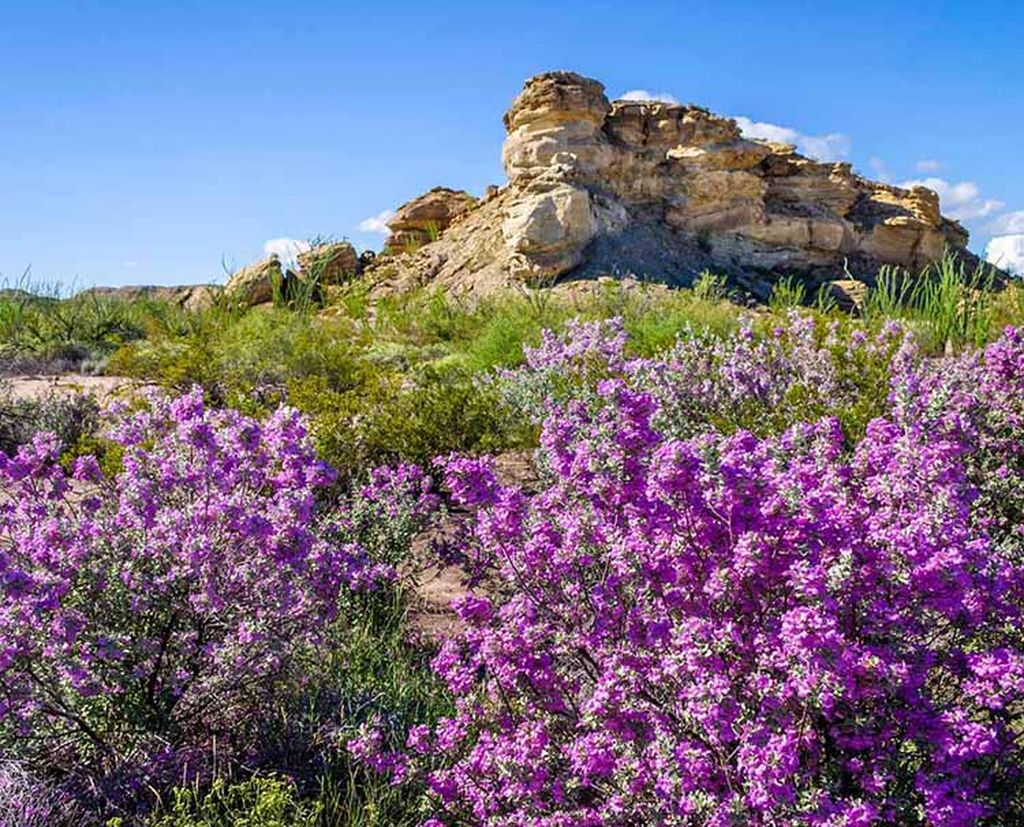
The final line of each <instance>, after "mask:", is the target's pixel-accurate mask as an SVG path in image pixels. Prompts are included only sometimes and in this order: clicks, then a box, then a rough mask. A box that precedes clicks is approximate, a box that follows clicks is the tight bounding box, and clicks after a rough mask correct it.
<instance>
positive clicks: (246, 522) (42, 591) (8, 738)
mask: <svg viewBox="0 0 1024 827" xmlns="http://www.w3.org/2000/svg"><path fill="white" fill-rule="evenodd" d="M111 415H112V416H115V418H116V422H115V424H114V425H113V426H112V427H111V429H110V433H109V437H110V439H112V440H113V442H114V443H115V444H116V445H117V446H119V450H120V451H121V452H122V453H123V458H122V463H121V465H122V469H121V470H120V471H118V472H117V473H116V474H114V475H112V476H110V477H105V476H104V475H103V473H102V472H101V470H100V468H99V466H98V464H97V463H96V461H95V460H94V459H93V458H91V457H84V458H82V459H79V460H78V461H77V462H76V463H75V466H74V470H73V473H71V474H70V475H69V474H67V473H66V472H65V470H64V469H63V468H62V467H61V465H60V464H59V462H58V454H59V445H58V444H57V441H56V439H55V438H53V437H52V436H48V435H40V436H37V437H36V438H35V440H34V441H33V442H32V443H31V444H28V445H25V446H23V447H22V448H21V449H20V450H19V451H18V452H17V453H16V454H15V455H14V456H6V455H3V454H0V748H3V749H5V750H7V749H14V748H15V747H16V748H17V753H15V754H20V755H22V757H25V758H28V759H30V760H32V761H35V762H37V763H38V764H43V765H45V766H46V767H47V769H48V770H50V771H57V770H61V769H63V770H64V771H72V770H75V769H80V768H81V767H82V766H87V767H92V768H93V769H96V770H99V771H101V772H109V771H113V770H115V769H118V768H121V767H124V766H126V765H130V766H134V767H142V768H145V771H146V773H150V774H151V773H152V772H154V771H155V770H154V768H159V767H161V766H167V767H168V769H169V771H173V772H177V771H178V769H180V768H178V767H177V765H178V764H180V763H181V761H183V760H188V761H189V762H190V764H191V768H192V769H194V768H195V762H196V760H197V759H196V756H197V755H204V754H208V753H209V752H210V749H211V745H212V744H216V749H217V750H218V751H219V752H220V753H221V754H222V755H226V754H230V752H231V750H232V749H233V748H238V749H244V748H246V744H245V743H244V740H245V737H246V733H247V732H249V731H250V730H251V725H252V724H254V723H256V722H257V720H256V719H257V718H258V717H259V710H261V709H265V708H266V703H267V700H268V698H272V697H273V693H274V691H275V688H276V687H278V686H279V685H281V682H282V681H284V680H285V679H287V678H288V677H289V675H290V673H291V671H293V670H294V668H295V667H294V656H295V654H296V653H297V652H298V651H299V650H300V649H302V648H303V647H311V646H315V645H317V644H318V643H319V642H320V641H321V638H322V635H323V632H324V631H325V629H326V628H327V626H328V625H329V624H330V623H331V622H332V620H333V619H334V617H335V615H336V613H337V610H338V605H339V598H340V597H341V596H342V595H343V594H344V592H345V591H346V590H349V589H351V588H365V587H372V586H373V585H374V584H375V583H376V582H377V581H378V580H379V579H380V578H381V577H385V576H389V575H390V574H391V573H392V571H391V568H390V566H387V565H385V564H383V563H380V562H379V561H375V560H374V559H373V557H372V555H371V554H370V553H369V552H368V551H366V550H365V549H363V548H362V547H361V546H359V545H358V544H356V543H354V542H343V541H338V540H336V539H335V538H334V534H333V532H325V531H322V530H321V520H320V517H319V516H318V510H317V494H318V491H319V490H321V489H322V488H323V487H324V486H325V485H326V484H328V483H329V482H330V481H331V480H332V478H333V472H332V471H331V470H330V469H329V468H327V467H326V466H325V465H324V464H323V463H321V462H320V461H319V460H318V459H317V458H316V455H315V453H314V451H313V448H312V445H311V442H310V440H309V439H308V437H307V434H306V430H305V427H304V424H303V422H302V420H301V418H300V417H299V416H298V414H297V413H296V412H294V411H292V410H289V409H281V410H279V411H278V412H277V413H275V414H274V415H273V416H271V417H270V418H269V419H268V420H267V421H266V422H263V423H260V422H258V421H256V420H254V419H251V418H249V417H246V416H243V415H241V414H239V413H237V412H233V411H225V410H214V409H211V408H209V407H207V405H206V404H205V403H204V400H203V397H202V394H201V393H200V392H199V391H194V392H192V393H189V394H186V395H184V396H182V397H179V398H175V399H168V398H164V397H162V396H158V395H154V396H153V397H151V398H150V400H149V402H148V405H147V406H146V407H145V408H144V409H143V410H139V411H135V412H134V413H130V412H127V411H121V412H113V413H112V414H111ZM175 756H178V758H180V760H175Z"/></svg>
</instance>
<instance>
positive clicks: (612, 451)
mask: <svg viewBox="0 0 1024 827" xmlns="http://www.w3.org/2000/svg"><path fill="white" fill-rule="evenodd" d="M886 335H890V334H886ZM1022 353H1024V347H1022V345H1021V338H1020V335H1019V333H1017V332H1010V333H1008V334H1007V336H1006V337H1005V338H1004V339H1003V340H1002V341H1001V342H999V343H997V344H996V345H993V346H992V347H991V348H990V349H989V351H987V352H986V354H985V355H984V356H983V357H979V360H980V361H976V362H973V363H968V364H966V366H965V367H962V370H963V371H965V374H970V373H972V372H973V373H974V374H975V378H976V381H977V382H978V386H977V389H976V390H975V391H974V392H973V393H972V394H968V393H967V391H966V390H965V389H964V388H963V387H959V389H957V384H956V382H955V381H953V380H952V379H950V377H949V376H948V375H947V376H944V375H943V370H942V368H941V367H940V366H936V365H922V364H919V363H918V362H917V361H915V360H913V359H911V358H910V357H909V355H908V354H907V353H904V354H903V355H902V356H900V357H899V358H896V359H894V363H895V365H894V368H893V370H895V371H897V372H898V375H897V376H896V377H895V381H894V384H895V391H894V394H893V401H892V408H891V410H890V411H889V413H888V415H887V416H885V417H878V418H875V419H873V420H872V421H871V422H870V424H869V425H868V426H867V427H866V431H865V434H864V436H863V438H862V439H859V440H858V441H856V443H855V444H853V445H852V446H851V445H850V442H849V440H848V439H847V438H844V435H843V433H842V430H841V428H840V426H839V423H838V421H837V420H836V419H834V418H824V419H822V420H819V421H818V422H817V423H815V424H803V425H795V426H792V427H790V428H789V429H788V430H786V431H784V432H783V433H781V434H779V435H777V436H769V437H765V438H758V437H755V436H754V435H752V434H751V433H749V432H747V431H742V430H740V431H737V432H735V433H733V434H732V435H720V434H716V433H714V432H706V433H704V434H702V435H697V436H694V437H690V438H686V439H683V438H679V437H676V436H672V435H670V434H665V433H663V432H662V431H660V430H659V428H658V427H657V425H658V423H659V422H660V421H663V420H660V419H659V417H660V416H661V412H660V410H659V406H658V403H657V401H656V398H655V394H652V393H650V392H647V391H646V390H643V389H636V388H633V387H630V385H629V377H628V376H627V377H626V378H625V379H621V378H616V379H606V380H603V381H601V382H599V383H598V384H597V386H596V388H595V393H596V395H597V397H598V398H599V400H600V404H592V400H586V401H568V402H566V403H565V404H563V405H560V406H557V407H556V408H555V409H554V410H553V413H552V415H551V416H550V417H549V418H548V420H547V421H546V423H545V426H544V431H543V434H542V437H541V453H542V455H543V457H544V461H545V463H546V465H547V466H548V468H549V469H550V471H551V474H552V480H551V484H550V486H549V487H548V488H547V489H546V490H544V491H542V492H541V493H539V494H537V495H535V496H533V497H531V498H528V497H526V496H525V495H524V494H523V493H522V492H521V491H519V490H518V489H515V488H507V487H503V486H501V485H499V484H498V482H497V481H496V479H495V477H494V474H493V470H492V468H491V467H490V465H489V463H488V461H486V460H476V459H459V458H449V459H448V460H445V461H444V463H443V464H444V468H445V472H446V478H447V485H448V487H449V489H450V491H451V494H452V497H453V499H454V501H455V502H456V503H457V504H459V505H462V506H464V507H467V508H470V509H473V510H474V511H475V514H476V517H475V524H474V530H473V536H472V540H471V546H472V548H470V549H468V550H467V552H466V557H467V558H468V559H471V560H473V561H474V564H475V565H476V566H477V567H478V568H480V569H489V570H490V573H491V575H492V576H493V577H496V578H498V579H499V580H500V582H502V583H504V584H505V587H504V588H501V589H498V590H497V591H496V592H495V591H492V592H490V593H476V594H471V595H469V596H467V597H465V598H463V599H461V600H460V601H458V602H457V604H456V606H455V608H456V610H457V612H458V614H459V616H460V618H461V620H462V622H463V624H464V628H463V630H462V631H461V632H459V633H458V634H456V635H455V636H454V637H453V638H452V639H450V640H449V641H447V642H446V643H445V644H444V645H443V647H442V649H441V650H440V652H439V654H438V655H437V657H436V659H435V668H436V669H437V670H438V672H439V673H440V674H441V675H442V676H443V678H444V679H445V680H446V682H447V684H448V687H449V689H450V691H451V693H452V695H453V696H454V698H455V705H456V711H455V714H454V715H452V716H450V717H447V718H445V719H444V720H442V721H441V722H440V723H439V724H438V725H437V726H436V727H433V728H430V729H428V728H425V727H418V728H415V729H414V730H413V731H412V732H411V733H410V736H409V742H408V753H409V755H417V754H420V755H422V758H420V759H417V760H420V761H422V763H423V766H424V767H425V768H428V769H427V772H428V781H429V785H430V788H431V790H432V791H433V794H434V796H435V797H436V802H437V803H436V809H437V813H436V819H435V820H434V821H433V822H431V823H432V824H433V825H439V824H464V823H472V824H493V825H513V824H515V825H526V824H529V825H541V827H543V825H550V826H552V827H553V826H554V825H559V826H561V825H565V827H568V825H584V826H585V825H609V824H623V825H624V824H681V825H691V824H692V825H721V826H722V827H724V826H725V825H733V824H819V825H829V826H830V827H838V825H868V824H886V823H896V824H933V825H971V824H978V823H982V822H983V821H985V820H986V819H989V820H991V821H992V822H993V823H1013V819H1014V818H1015V817H1021V813H1022V812H1024V811H1022V809H1021V804H1022V803H1021V801H1020V800H1019V793H1018V792H1017V790H1019V789H1021V787H1022V784H1024V778H1022V777H1021V772H1022V756H1021V754H1020V748H1021V744H1020V738H1021V732H1022V730H1024V643H1022V641H1021V633H1020V628H1021V623H1022V620H1024V618H1022V617H1021V607H1022V606H1024V593H1022V591H1021V589H1022V585H1024V563H1022V560H1021V557H1020V555H1019V553H1017V548H1018V547H1017V546H1014V545H1013V544H1011V543H1008V542H1007V541H1006V539H1005V538H1006V537H1007V536H1009V535H1010V534H1013V533H1019V526H1020V512H1019V511H1016V513H1015V514H1010V513H999V512H998V510H996V509H993V508H991V502H992V500H993V497H994V496H995V494H994V493H990V494H988V495H986V494H985V492H984V490H982V489H979V486H978V484H977V481H976V480H975V474H974V466H973V463H976V462H979V461H982V462H984V463H993V462H996V461H997V460H999V461H1001V462H1002V464H1001V465H1000V468H1002V469H1003V470H1002V471H1001V476H1000V477H999V478H1000V479H1001V480H1004V482H1000V483H999V485H1006V486H1012V487H1013V489H1014V490H1020V487H1021V476H1020V471H1021V470H1022V469H1021V467H1020V465H1019V463H1017V462H1016V458H1017V457H1018V455H1019V444H1020V430H1019V421H1020V420H1019V415H1020V412H1021V406H1022V404H1024V403H1022V402H1021V401H1020V400H1021V396H1020V395H1019V394H1018V393H1017V391H1015V390H1014V388H1015V387H1016V385H1018V384H1019V383H1021V382H1024V372H1022V371H1021V368H1022V367H1024V359H1022V358H1021V355H1022ZM972 365H973V367H972ZM979 365H983V367H979ZM979 372H980V373H979ZM950 387H952V390H950ZM958 393H959V395H957V394H958ZM978 457H982V459H980V460H979V459H978ZM1000 458H1002V459H1000ZM985 467H986V468H987V466H985ZM995 490H998V489H993V492H994V491H995ZM1008 521H1009V522H1011V523H1012V524H1013V525H1012V529H1013V530H1012V531H1010V530H1009V529H1010V526H1008V525H1006V523H1007V522H1008ZM376 760H377V761H378V763H380V764H381V765H382V767H383V768H385V769H388V768H393V767H394V766H397V767H399V768H400V769H401V771H402V772H403V773H404V772H408V766H407V764H406V763H405V762H404V761H402V760H398V759H392V760H391V761H390V762H388V761H385V760H384V759H382V758H381V757H378V758H377V759H376ZM438 762H440V764H439V763H438Z"/></svg>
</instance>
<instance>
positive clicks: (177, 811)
mask: <svg viewBox="0 0 1024 827" xmlns="http://www.w3.org/2000/svg"><path fill="white" fill-rule="evenodd" d="M321 812H322V807H321V806H320V804H319V803H318V802H315V801H304V800H302V798H301V797H300V795H299V793H298V791H297V789H296V787H295V784H294V783H291V782H289V781H288V780H286V779H284V778H281V777H278V776H256V777H254V778H251V779H249V780H247V781H239V782H236V783H229V782H227V781H225V780H224V779H217V780H216V781H214V782H213V785H212V786H211V787H209V788H207V789H205V790H200V789H195V788H188V787H185V788H179V789H177V790H175V792H174V800H173V802H172V803H171V804H170V806H169V807H167V809H166V811H162V812H159V813H157V814H154V815H152V816H150V817H149V818H147V819H146V820H145V822H144V827H318V825H319V824H320V816H321ZM110 827H122V825H121V824H119V823H118V822H114V823H112V824H111V825H110Z"/></svg>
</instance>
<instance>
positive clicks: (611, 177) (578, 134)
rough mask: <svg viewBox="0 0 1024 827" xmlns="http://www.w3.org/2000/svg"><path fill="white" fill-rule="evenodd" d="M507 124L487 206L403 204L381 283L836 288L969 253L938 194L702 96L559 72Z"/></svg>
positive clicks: (379, 272)
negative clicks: (629, 92) (618, 95)
mask: <svg viewBox="0 0 1024 827" xmlns="http://www.w3.org/2000/svg"><path fill="white" fill-rule="evenodd" d="M504 122H505V128H506V131H507V137H506V139H505V143H504V146H503V148H502V161H503V163H504V167H505V172H506V174H507V175H508V184H507V185H506V186H504V187H502V188H500V189H497V188H489V189H488V193H487V197H485V198H484V199H483V200H482V201H480V202H475V201H473V200H472V199H471V197H470V196H467V195H466V194H465V193H453V192H452V191H451V190H443V189H438V190H432V191H431V192H430V193H427V194H426V195H423V196H420V197H419V198H417V199H414V200H413V201H411V202H409V203H408V204H406V205H405V206H404V207H402V208H401V209H400V210H399V211H398V213H396V215H395V218H394V219H393V220H392V222H391V223H390V224H389V226H390V228H391V230H392V237H391V238H390V239H389V240H388V245H387V246H388V250H389V251H390V252H392V253H397V252H398V251H400V250H407V252H404V253H401V254H393V255H390V256H387V257H381V258H379V259H378V263H377V265H376V267H375V268H374V270H373V272H374V273H375V274H376V276H377V278H378V280H379V281H382V282H384V283H389V284H394V285H408V284H418V283H424V282H427V281H439V282H441V283H443V284H447V285H450V286H457V287H462V288H465V289H467V290H473V291H479V290H488V289H492V288H495V287H500V286H502V285H508V284H512V283H527V284H534V285H536V284H548V283H552V282H553V281H555V280H557V279H560V278H566V277H573V278H587V277H596V276H600V275H605V274H626V273H631V274H633V275H635V276H637V277H639V278H643V279H650V280H656V281H661V282H666V283H670V284H671V283H675V284H686V283H689V282H690V281H692V279H693V278H694V277H695V276H696V275H697V274H698V273H700V272H701V271H702V270H704V269H712V270H714V271H716V272H721V273H727V274H730V275H735V276H738V277H745V278H748V279H749V278H750V277H752V276H756V277H757V278H758V279H760V280H761V281H762V283H763V282H764V280H765V279H768V280H770V279H771V278H774V277H776V276H777V275H779V274H783V273H785V274H789V273H799V274H804V275H806V276H807V277H808V278H810V279H812V280H816V281H817V282H818V283H820V284H825V283H826V282H829V281H832V280H834V279H836V278H839V277H842V276H843V275H844V274H845V275H850V274H853V275H856V276H858V277H864V278H870V277H872V276H873V275H874V274H875V273H876V272H877V270H878V268H879V266H880V265H882V264H892V265H899V266H902V267H906V268H908V269H915V270H916V269H918V268H921V267H923V266H925V265H926V264H928V263H930V262H933V261H935V260H936V259H938V258H939V257H941V256H942V254H943V251H944V250H945V249H947V248H949V249H951V250H953V251H956V252H959V253H960V254H962V255H964V256H965V257H970V254H969V253H967V252H966V250H965V245H966V242H967V233H966V231H965V230H964V229H963V228H962V227H961V226H960V225H959V224H957V223H956V222H954V221H951V220H949V219H946V218H943V217H942V216H941V214H940V213H939V202H938V196H937V195H936V194H935V193H934V192H932V191H931V190H928V189H925V188H922V187H915V188H913V189H909V190H907V189H901V188H898V187H893V186H890V185H887V184H880V183H876V182H873V181H869V180H867V179H865V178H863V177H861V176H859V175H857V174H855V173H854V172H853V170H852V169H851V167H850V165H849V164H846V163H822V162H818V161H814V160H812V159H810V158H806V157H803V156H802V155H799V154H798V153H797V152H796V150H795V148H794V147H792V146H790V145H787V144H777V143H770V142H766V141H760V140H750V139H747V138H744V137H743V135H742V134H741V133H740V130H739V127H738V126H737V124H736V122H735V121H734V120H732V119H730V118H726V117H722V116H719V115H715V114H713V113H711V112H709V111H707V110H706V109H703V108H701V107H698V106H692V105H680V104H668V103H662V102H657V101H614V102H613V101H609V100H608V98H607V97H606V96H605V94H604V88H603V86H602V85H601V84H600V83H598V82H597V81H595V80H590V79H588V78H584V77H582V76H580V75H577V74H574V73H571V72H550V73H547V74H543V75H538V76H537V77H534V78H531V79H530V80H528V81H527V82H526V85H525V87H524V89H523V91H522V92H521V93H520V94H519V96H518V97H517V98H516V99H515V101H514V102H513V103H512V106H511V108H510V109H509V110H508V112H507V113H506V114H505V120H504ZM456 195H457V196H459V198H458V200H457V201H454V197H455V196H456ZM452 203H455V204H456V208H454V209H453V208H452V206H451V204H452ZM428 225H429V226H430V227H431V228H432V229H431V230H430V231H429V232H428V231H427V229H426V228H427V227H428ZM412 248H417V249H412Z"/></svg>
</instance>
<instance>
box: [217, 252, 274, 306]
mask: <svg viewBox="0 0 1024 827" xmlns="http://www.w3.org/2000/svg"><path fill="white" fill-rule="evenodd" d="M283 281H284V273H283V272H282V270H281V260H280V259H279V258H278V257H277V255H276V254H275V255H270V256H268V257H267V258H265V259H262V260H261V261H257V262H256V263H255V264H250V265H248V266H247V267H243V268H241V269H240V270H236V271H235V272H234V273H233V274H232V276H231V278H230V279H228V283H227V284H225V285H224V292H225V294H226V295H227V296H228V298H230V299H231V300H232V301H235V302H239V303H240V304H243V305H246V306H249V307H251V306H253V305H257V304H265V303H266V302H269V301H273V299H274V290H275V289H278V288H280V286H281V284H282V283H283Z"/></svg>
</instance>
